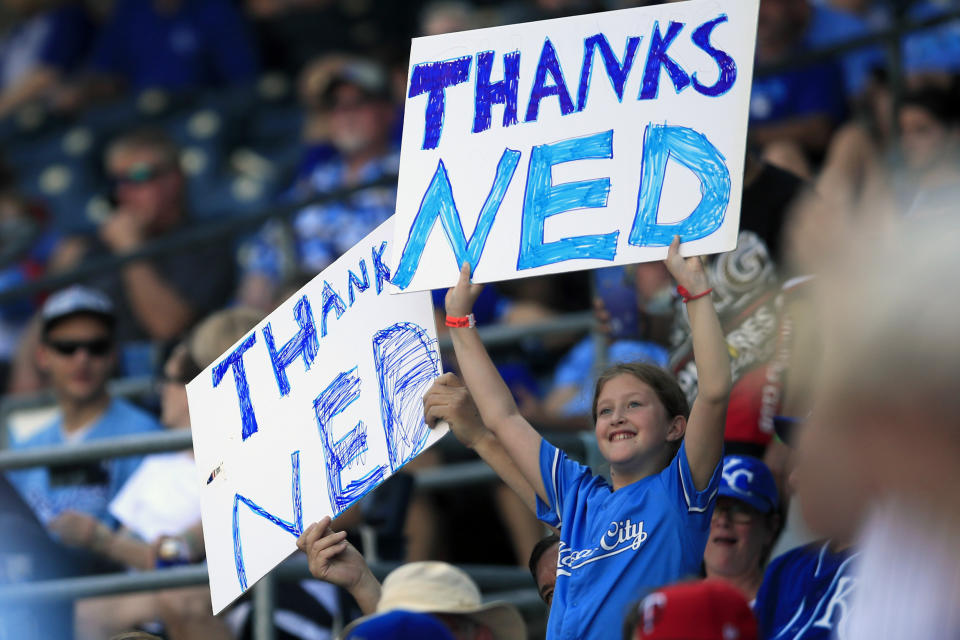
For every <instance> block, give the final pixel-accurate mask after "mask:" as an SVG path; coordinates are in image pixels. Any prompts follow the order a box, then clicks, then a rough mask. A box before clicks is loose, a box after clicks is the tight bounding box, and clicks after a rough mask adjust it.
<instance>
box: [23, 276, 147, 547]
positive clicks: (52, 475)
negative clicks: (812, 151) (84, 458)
mask: <svg viewBox="0 0 960 640" xmlns="http://www.w3.org/2000/svg"><path fill="white" fill-rule="evenodd" d="M41 320H42V323H43V327H42V336H41V337H42V339H41V344H40V346H39V347H38V350H37V363H38V365H39V367H40V368H41V369H42V370H43V371H44V372H45V373H46V374H47V376H48V377H49V380H50V384H51V386H52V388H53V390H54V393H55V395H56V397H57V404H58V407H59V414H58V415H57V417H56V418H55V419H54V420H53V422H51V423H50V424H49V425H47V426H46V427H44V428H43V429H41V430H40V431H39V432H37V433H35V434H34V435H32V436H31V437H28V438H26V439H24V440H21V441H15V442H14V443H13V445H12V447H13V448H14V449H25V448H30V447H43V446H58V445H70V444H75V443H79V442H87V441H90V440H97V439H102V438H112V437H117V436H124V435H130V434H135V433H143V432H147V431H154V430H157V429H160V428H161V427H160V425H159V423H158V422H157V421H156V420H155V419H154V418H153V417H152V416H150V415H149V414H147V413H145V412H143V411H141V410H140V409H137V408H136V407H134V406H133V405H131V404H130V403H129V402H126V401H124V400H120V399H114V398H111V397H110V395H109V394H108V393H107V388H106V384H107V379H108V378H109V376H110V373H111V372H112V371H113V369H114V367H115V365H116V348H115V341H114V326H115V323H116V317H115V315H114V307H113V304H112V303H111V302H110V300H109V298H107V297H106V296H104V295H103V294H102V293H100V292H98V291H95V290H93V289H88V288H85V287H80V286H74V287H70V288H68V289H65V290H63V291H60V292H58V293H56V294H54V295H53V296H51V297H50V298H49V299H48V300H47V302H46V304H45V305H44V307H43V309H42V311H41ZM139 464H140V458H139V457H126V458H116V459H110V460H102V461H96V462H90V463H79V464H65V465H58V466H55V467H34V468H31V469H25V470H23V471H14V472H11V473H10V474H9V479H10V482H11V483H12V484H13V485H14V486H15V487H16V488H17V490H18V491H19V492H20V494H21V495H22V496H23V498H24V500H25V501H26V502H27V504H29V505H30V507H31V508H32V509H33V511H34V513H36V515H37V517H38V518H39V519H40V520H41V521H42V522H43V523H44V524H47V525H48V526H50V525H51V524H53V525H54V528H56V522H55V521H56V520H57V519H58V518H61V517H64V516H65V515H66V516H68V517H69V513H70V512H81V513H86V514H89V515H91V516H94V517H95V518H98V519H99V520H102V521H104V522H106V523H108V524H111V525H112V524H113V519H112V518H111V516H110V515H109V513H108V511H107V505H109V503H110V501H111V500H112V499H113V497H114V496H115V495H116V494H117V492H118V491H119V490H120V488H121V487H122V486H123V484H124V483H125V482H126V481H127V479H128V478H129V477H130V476H131V475H132V474H133V472H134V470H135V469H136V468H137V466H138V465H139Z"/></svg>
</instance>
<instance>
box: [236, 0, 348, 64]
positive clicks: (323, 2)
mask: <svg viewBox="0 0 960 640" xmlns="http://www.w3.org/2000/svg"><path fill="white" fill-rule="evenodd" d="M243 4H244V10H245V12H246V14H247V17H248V18H249V20H250V24H251V27H252V30H253V34H254V35H255V37H256V42H257V49H258V51H259V52H260V57H261V59H262V61H263V66H264V68H266V69H270V70H273V71H281V72H285V73H289V74H297V73H300V72H301V71H302V70H303V69H305V68H306V67H307V65H309V64H310V62H311V61H312V60H315V59H316V58H317V57H318V56H322V55H324V54H327V53H329V52H333V51H349V50H351V49H353V48H354V46H355V44H354V41H353V39H352V38H351V33H350V29H349V28H348V24H349V17H348V15H347V13H346V12H345V11H344V8H343V6H342V5H341V4H340V3H337V2H329V1H328V0H308V1H306V2H304V1H302V0H245V2H244V3H243Z"/></svg>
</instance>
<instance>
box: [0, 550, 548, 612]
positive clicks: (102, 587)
mask: <svg viewBox="0 0 960 640" xmlns="http://www.w3.org/2000/svg"><path fill="white" fill-rule="evenodd" d="M397 566H399V565H398V564H397V563H373V564H371V565H370V568H371V570H372V571H373V573H374V575H376V576H377V578H379V579H381V580H382V579H383V578H384V576H386V575H387V574H388V573H389V572H390V571H392V570H393V569H395V568H396V567H397ZM457 566H458V567H459V568H461V569H463V570H464V571H465V572H466V573H467V574H468V575H469V576H470V577H471V578H473V579H474V581H476V583H477V585H478V586H479V587H480V589H481V590H482V591H510V590H524V588H525V587H529V586H530V585H531V578H530V574H529V573H528V572H527V571H526V570H525V569H522V568H520V567H512V566H502V567H498V566H493V565H457ZM272 573H273V574H274V575H275V576H276V577H277V578H278V579H281V580H300V579H303V578H310V577H311V576H310V571H309V569H308V566H307V559H306V557H304V556H302V555H295V556H291V557H290V558H288V559H287V560H285V561H284V562H283V563H281V564H280V565H279V566H278V567H276V568H275V569H274V570H273V572H272ZM208 581H209V574H208V572H207V567H206V565H203V564H194V565H189V566H181V567H169V568H165V569H155V570H152V571H136V572H132V573H130V572H127V573H108V574H103V575H95V576H82V577H74V578H57V579H53V580H41V581H37V582H21V583H17V584H7V585H2V586H0V602H3V603H5V604H15V603H24V602H37V601H51V600H73V599H77V598H92V597H96V596H103V595H111V594H121V593H135V592H139V591H152V590H155V589H175V588H178V587H191V586H199V585H204V584H207V582H208Z"/></svg>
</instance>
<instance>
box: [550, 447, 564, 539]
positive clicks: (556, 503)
mask: <svg viewBox="0 0 960 640" xmlns="http://www.w3.org/2000/svg"><path fill="white" fill-rule="evenodd" d="M559 465H560V449H555V450H554V452H553V469H552V470H551V472H550V479H551V481H552V482H553V510H554V511H556V513H557V526H558V527H561V526H563V516H562V515H561V514H560V512H561V508H560V482H559V478H558V477H557V468H558V467H559Z"/></svg>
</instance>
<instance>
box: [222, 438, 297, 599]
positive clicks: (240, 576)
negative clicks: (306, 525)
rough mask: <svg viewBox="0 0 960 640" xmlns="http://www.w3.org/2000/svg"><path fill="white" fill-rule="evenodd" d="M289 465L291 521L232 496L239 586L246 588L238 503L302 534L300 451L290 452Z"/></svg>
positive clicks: (248, 501)
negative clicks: (291, 504)
mask: <svg viewBox="0 0 960 640" xmlns="http://www.w3.org/2000/svg"><path fill="white" fill-rule="evenodd" d="M290 466H291V467H293V468H292V470H291V473H290V475H291V476H292V477H293V479H292V481H291V484H292V485H293V486H292V487H291V493H292V501H293V522H287V521H286V520H284V519H282V518H278V517H277V516H275V515H273V514H272V513H270V512H269V511H267V510H266V509H264V508H263V507H261V506H260V505H258V504H257V503H256V502H254V501H253V500H251V499H249V498H246V497H244V496H242V495H240V494H239V493H235V494H234V496H233V561H234V565H235V566H236V569H237V580H239V581H240V588H241V589H246V588H247V571H246V569H245V568H244V566H243V545H242V544H241V543H240V505H241V504H244V505H246V506H247V507H248V508H249V509H250V511H252V512H253V513H254V514H255V515H258V516H260V517H261V518H263V519H264V520H266V521H267V522H269V523H271V524H273V525H275V526H277V527H280V528H281V529H283V530H284V531H286V532H287V533H289V534H290V535H292V536H293V537H295V538H298V537H300V535H301V534H303V504H302V501H301V499H300V452H299V451H294V452H293V453H292V454H290Z"/></svg>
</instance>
